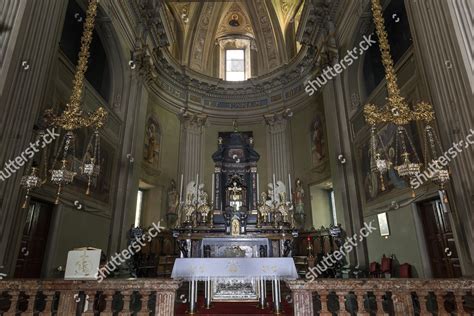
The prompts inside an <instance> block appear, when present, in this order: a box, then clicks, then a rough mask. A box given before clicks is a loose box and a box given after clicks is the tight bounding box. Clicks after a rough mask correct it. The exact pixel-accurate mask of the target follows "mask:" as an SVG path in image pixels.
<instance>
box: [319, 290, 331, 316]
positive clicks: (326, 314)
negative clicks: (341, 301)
mask: <svg viewBox="0 0 474 316" xmlns="http://www.w3.org/2000/svg"><path fill="white" fill-rule="evenodd" d="M318 294H319V299H320V300H321V312H319V315H320V316H332V313H331V312H330V311H329V309H328V291H325V290H321V291H318Z"/></svg>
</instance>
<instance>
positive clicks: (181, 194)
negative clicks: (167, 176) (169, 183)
mask: <svg viewBox="0 0 474 316" xmlns="http://www.w3.org/2000/svg"><path fill="white" fill-rule="evenodd" d="M183 180H184V179H183V174H181V184H180V188H179V202H180V203H183V186H184V183H183Z"/></svg>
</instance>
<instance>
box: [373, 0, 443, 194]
mask: <svg viewBox="0 0 474 316" xmlns="http://www.w3.org/2000/svg"><path fill="white" fill-rule="evenodd" d="M372 13H373V18H374V23H375V27H376V31H377V36H378V38H379V46H380V52H381V55H382V63H383V65H384V68H385V79H386V81H387V91H388V97H387V101H388V103H387V104H386V105H385V106H384V107H382V108H378V107H377V106H376V105H374V104H367V105H365V107H364V115H365V120H366V122H367V123H368V124H369V125H370V126H371V136H370V153H371V157H370V169H371V172H373V173H375V174H378V176H379V177H380V181H381V189H382V191H383V190H385V185H384V181H383V175H384V174H385V173H386V172H387V171H388V170H389V169H390V168H392V167H393V168H394V169H395V170H396V171H397V173H398V175H399V176H400V177H402V178H405V179H408V181H409V182H410V184H411V182H412V180H414V178H415V177H416V176H417V175H418V174H419V173H420V171H421V167H422V164H421V162H420V159H419V158H418V155H417V153H416V148H415V146H414V144H413V140H412V138H411V137H410V135H409V133H408V131H407V129H406V126H407V125H409V124H410V123H411V122H418V121H419V122H423V123H424V124H425V125H426V128H425V142H427V143H429V144H430V147H428V146H427V145H426V146H425V148H426V152H425V159H428V156H430V154H431V156H432V157H433V158H434V159H436V150H435V148H436V146H439V147H440V143H439V141H438V140H437V138H436V136H435V132H434V129H433V128H432V127H431V124H432V122H433V121H434V119H435V116H434V112H433V107H432V105H431V104H429V103H427V102H420V103H418V104H417V105H415V107H414V110H411V109H410V107H409V106H408V104H407V103H406V101H405V99H404V98H403V97H402V96H401V95H400V89H399V87H398V84H397V77H396V74H395V69H394V64H393V59H392V56H391V54H390V45H389V42H388V36H387V32H386V30H385V24H384V23H385V22H384V19H383V14H382V6H381V5H380V1H379V0H372ZM388 123H392V124H395V125H396V126H397V132H396V135H395V143H396V144H395V158H394V159H395V161H393V162H392V161H390V160H389V158H388V155H387V153H386V150H385V148H384V147H383V143H382V141H381V139H380V138H378V137H377V136H378V135H377V126H378V125H381V124H388ZM425 165H427V163H426V161H425ZM431 180H432V181H433V182H435V183H438V184H439V185H440V187H441V189H443V187H444V185H445V184H446V182H447V181H448V180H449V173H448V171H447V169H444V168H439V169H438V172H436V173H435V174H434V175H433V177H431ZM412 188H413V187H412ZM413 194H414V190H413Z"/></svg>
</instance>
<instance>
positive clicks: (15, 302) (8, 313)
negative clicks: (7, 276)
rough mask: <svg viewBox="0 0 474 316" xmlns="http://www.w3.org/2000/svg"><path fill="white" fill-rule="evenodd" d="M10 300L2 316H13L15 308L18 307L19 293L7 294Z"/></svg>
mask: <svg viewBox="0 0 474 316" xmlns="http://www.w3.org/2000/svg"><path fill="white" fill-rule="evenodd" d="M9 294H10V296H11V298H10V307H9V308H8V310H7V311H6V312H5V313H4V314H3V315H4V316H15V315H16V311H17V307H18V297H19V296H20V292H18V291H12V292H10V293H9Z"/></svg>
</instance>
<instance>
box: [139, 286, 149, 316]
mask: <svg viewBox="0 0 474 316" xmlns="http://www.w3.org/2000/svg"><path fill="white" fill-rule="evenodd" d="M140 295H141V301H142V307H141V308H140V311H139V312H138V313H137V316H149V315H150V312H151V311H150V310H149V309H148V302H149V301H150V295H151V291H141V292H140Z"/></svg>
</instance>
